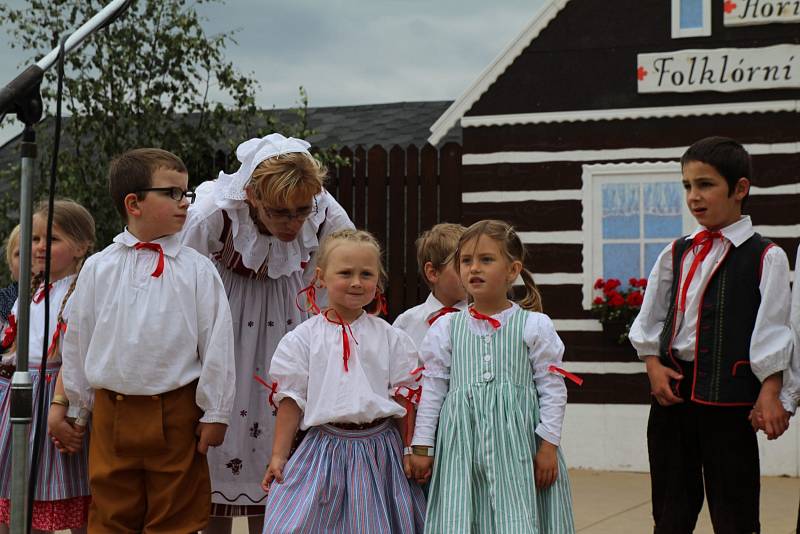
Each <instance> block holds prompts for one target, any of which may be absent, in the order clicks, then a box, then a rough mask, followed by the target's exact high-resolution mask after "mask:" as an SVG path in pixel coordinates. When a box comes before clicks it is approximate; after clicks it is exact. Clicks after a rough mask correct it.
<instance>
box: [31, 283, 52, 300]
mask: <svg viewBox="0 0 800 534" xmlns="http://www.w3.org/2000/svg"><path fill="white" fill-rule="evenodd" d="M51 289H53V284H48V285H47V292H48V293H50V290H51ZM44 295H45V291H44V285H42V287H40V288H39V290H38V291H37V292H36V293H34V295H33V299H31V300H33V303H34V304H39V303H40V302H42V300H44Z"/></svg>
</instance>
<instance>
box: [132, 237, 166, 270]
mask: <svg viewBox="0 0 800 534" xmlns="http://www.w3.org/2000/svg"><path fill="white" fill-rule="evenodd" d="M133 248H135V249H136V250H141V249H147V250H152V251H153V252H158V264H156V268H155V270H154V271H153V272H152V274H151V275H150V276H152V277H153V278H158V277H159V276H161V273H163V272H164V249H162V248H161V245H159V244H158V243H136V244H135V245H133Z"/></svg>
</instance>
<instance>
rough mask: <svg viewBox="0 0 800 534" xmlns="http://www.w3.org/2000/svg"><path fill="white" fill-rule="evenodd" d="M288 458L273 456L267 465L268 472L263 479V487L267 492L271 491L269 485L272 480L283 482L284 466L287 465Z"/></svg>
mask: <svg viewBox="0 0 800 534" xmlns="http://www.w3.org/2000/svg"><path fill="white" fill-rule="evenodd" d="M286 461H287V459H286V458H284V457H283V456H273V457H272V459H271V460H270V461H269V465H268V466H267V472H266V473H264V479H263V480H262V481H261V489H263V490H264V492H265V493H269V487H270V486H271V485H272V481H273V480H274V481H276V482H277V483H278V484H283V468H284V467H285V466H286Z"/></svg>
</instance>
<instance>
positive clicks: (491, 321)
mask: <svg viewBox="0 0 800 534" xmlns="http://www.w3.org/2000/svg"><path fill="white" fill-rule="evenodd" d="M469 314H470V315H471V316H473V317H474V318H475V319H480V320H482V321H487V322H488V323H489V324H490V325H492V328H494V329H495V330H497V329H498V328H500V321H498V320H497V319H495V318H494V317H489V316H488V315H484V314H482V313H481V312H479V311H478V310H476V309H475V308H470V309H469Z"/></svg>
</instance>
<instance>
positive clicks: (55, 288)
mask: <svg viewBox="0 0 800 534" xmlns="http://www.w3.org/2000/svg"><path fill="white" fill-rule="evenodd" d="M73 280H75V275H69V276H65V277H64V278H62V279H61V280H56V281H55V282H51V287H50V317H49V326H48V328H47V337H48V338H49V339H50V341H49V342H48V343H47V346H48V349H49V347H50V346H51V345H52V343H53V339H54V337H55V335H56V326H57V324H58V312H59V311H61V303H62V302H64V298H66V297H67V292H68V291H69V286H70V285H72V281H73ZM43 287H44V286H41V287H39V288H38V289H36V290H35V291H34V292H33V295H31V297H35V296H37V295H38V294H39V293H40V291H41V290H42V289H43ZM71 301H72V299H70V300H69V301H68V302H67V304H66V305H65V306H64V314H63V317H62V319H63V320H64V322H66V321H67V315H68V313H69V306H70V302H71ZM11 313H12V315H14V317H15V318H16V319H17V322H19V299H17V301H16V302H15V303H14V307H13V308H12V309H11ZM29 317H30V319H29V325H30V326H29V328H28V368H33V367H34V366H36V367H38V366H40V365H41V364H42V341H43V339H44V320H45V316H44V298H42V299H41V300H40V301H39V302H33V301H31V307H30V316H29ZM18 335H19V334H18ZM62 335H63V333H60V334H59V336H62ZM3 361H4V362H7V363H12V362H13V363H15V362H16V361H17V355H16V354H6V355H5V356H3ZM48 361H52V362H57V361H61V355H60V354H58V353H57V354H52V355H50V357H49V358H48Z"/></svg>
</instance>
